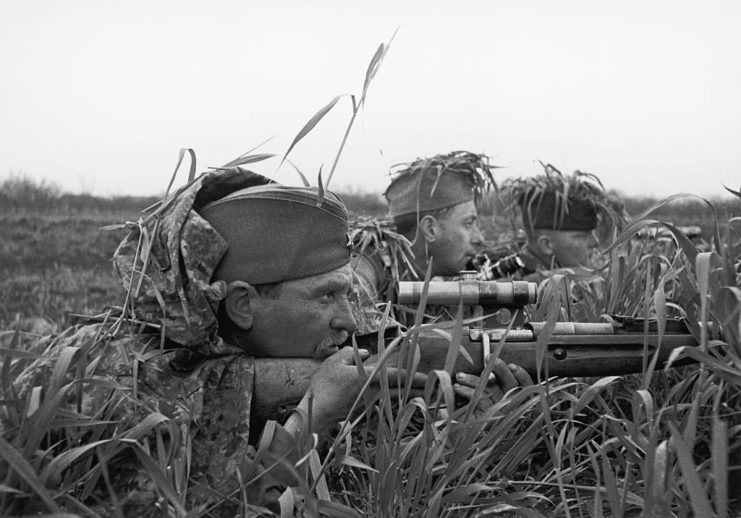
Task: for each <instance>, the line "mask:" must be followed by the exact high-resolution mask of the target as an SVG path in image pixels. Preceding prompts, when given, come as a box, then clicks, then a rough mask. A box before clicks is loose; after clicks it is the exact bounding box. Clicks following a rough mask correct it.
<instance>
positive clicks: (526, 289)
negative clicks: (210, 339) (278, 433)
mask: <svg viewBox="0 0 741 518" xmlns="http://www.w3.org/2000/svg"><path fill="white" fill-rule="evenodd" d="M472 277H473V276H472V275H470V276H469V275H464V276H463V278H461V280H458V281H432V282H429V283H428V284H427V287H426V288H425V283H423V282H400V283H399V285H398V297H397V302H398V303H399V304H405V305H412V306H414V307H416V306H417V305H419V304H420V302H421V301H422V299H423V298H425V299H426V303H427V304H430V305H431V304H435V305H443V306H452V307H457V306H458V305H459V304H461V303H462V304H463V305H465V306H469V307H472V308H473V310H474V311H473V312H474V318H473V319H467V320H468V321H469V322H471V321H472V322H475V323H474V324H473V325H469V326H464V327H463V334H462V339H461V344H460V347H461V349H464V350H465V353H463V352H459V354H458V357H457V360H456V363H455V366H454V367H453V373H451V374H455V373H457V372H466V373H469V374H479V373H480V372H482V371H483V370H484V366H485V362H486V358H487V357H488V356H489V354H490V353H495V352H497V351H498V352H499V358H500V359H502V360H504V361H505V362H507V363H514V364H517V365H519V366H520V367H522V368H524V369H525V370H526V371H527V372H528V373H529V374H530V376H531V377H532V378H533V379H537V377H538V375H540V377H541V378H543V377H544V376H545V377H550V376H564V377H592V376H610V375H620V374H630V373H638V372H642V371H643V370H644V369H645V368H646V366H647V365H648V364H649V362H650V361H651V360H652V358H653V356H654V355H655V354H657V351H658V357H657V363H656V367H662V366H663V365H664V364H665V363H666V361H667V360H668V359H669V356H670V355H671V353H672V351H673V350H674V349H676V348H678V347H683V346H696V345H697V341H696V340H695V338H694V337H693V336H692V334H690V333H689V331H688V329H687V327H686V326H685V324H684V322H683V321H681V320H679V319H674V320H668V321H667V322H666V328H665V331H664V333H663V335H662V336H661V338H659V334H658V322H657V321H655V320H649V321H648V322H647V321H646V320H645V319H637V318H632V317H620V316H614V317H613V322H612V323H577V322H556V323H555V325H554V326H553V327H552V328H551V329H550V330H549V329H548V325H547V324H546V323H545V322H526V321H525V319H524V307H525V306H526V305H528V304H534V303H535V302H536V300H537V285H536V283H534V282H526V281H480V280H476V279H474V278H472ZM646 329H648V331H647V332H646ZM545 335H547V342H544V343H543V344H542V345H540V347H544V348H545V351H544V353H543V355H542V363H541V364H540V369H539V368H538V367H539V366H538V358H539V355H538V347H539V341H540V342H543V339H544V338H545ZM539 339H540V340H539ZM417 343H418V344H419V348H420V362H419V366H418V368H417V370H418V371H419V372H429V371H431V370H434V369H443V368H444V366H445V360H446V357H447V354H448V350H449V348H450V346H451V343H450V339H449V338H447V337H445V336H443V335H442V334H440V333H438V332H434V331H421V332H420V333H419V338H418V341H417ZM690 362H692V360H691V359H688V358H683V359H682V360H680V361H676V362H674V363H673V365H683V364H686V363H690ZM318 366H319V362H317V361H315V360H310V359H304V358H281V359H265V360H257V375H256V383H255V392H254V394H253V412H255V413H257V414H258V415H262V416H267V417H269V418H270V417H276V410H277V409H279V408H280V407H282V406H284V405H290V404H291V403H295V402H296V401H298V400H299V399H301V397H302V396H303V394H304V393H305V391H306V389H307V387H308V384H309V379H310V378H311V375H312V374H313V372H314V370H315V369H316V368H317V367H318Z"/></svg>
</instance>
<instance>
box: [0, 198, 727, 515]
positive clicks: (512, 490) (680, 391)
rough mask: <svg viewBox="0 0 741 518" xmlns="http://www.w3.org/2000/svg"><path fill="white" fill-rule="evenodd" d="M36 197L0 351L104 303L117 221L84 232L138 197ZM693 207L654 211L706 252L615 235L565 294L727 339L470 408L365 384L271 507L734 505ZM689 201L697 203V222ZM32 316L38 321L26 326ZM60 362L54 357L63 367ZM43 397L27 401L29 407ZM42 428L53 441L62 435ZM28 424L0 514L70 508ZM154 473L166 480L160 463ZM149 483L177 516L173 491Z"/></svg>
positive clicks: (73, 495)
mask: <svg viewBox="0 0 741 518" xmlns="http://www.w3.org/2000/svg"><path fill="white" fill-rule="evenodd" d="M346 200H347V201H348V204H350V206H351V209H352V202H351V201H349V199H348V197H346ZM734 203H738V200H736V201H734ZM52 205H53V203H46V204H44V205H39V206H35V207H24V206H23V205H22V204H21V205H14V206H13V207H12V210H9V209H8V206H7V205H6V210H4V211H3V212H2V213H0V330H2V331H0V332H2V333H3V334H2V335H0V336H2V337H3V343H2V346H3V347H6V348H7V347H11V346H14V345H18V339H17V338H18V335H14V334H13V333H11V332H10V331H12V330H13V329H16V328H23V330H28V331H32V332H40V331H43V332H46V331H49V330H53V329H61V327H63V326H66V325H67V324H68V323H69V321H70V314H72V313H97V312H98V311H100V310H101V309H102V308H103V307H105V306H106V305H120V304H121V302H122V291H121V290H120V289H119V287H118V282H117V280H116V279H115V276H114V275H113V272H112V267H111V263H110V256H111V254H112V252H113V250H114V249H115V247H116V245H117V243H118V241H119V240H120V239H121V237H122V234H121V233H120V232H100V231H99V230H98V229H99V228H100V227H102V226H105V225H108V224H111V223H118V222H121V221H123V220H131V219H136V217H137V210H138V208H139V207H131V206H128V207H125V208H120V207H119V208H115V209H112V208H111V207H102V206H98V208H97V210H91V209H90V208H89V207H88V208H87V209H82V210H79V211H76V212H75V211H74V210H69V209H63V210H61V209H60V210H57V209H59V207H57V209H55V208H54V207H53V206H52ZM144 205H145V204H144V203H143V204H142V205H141V208H143V206H144ZM371 206H372V204H371ZM698 206H699V207H703V206H704V205H703V204H702V203H700V204H699V205H698ZM698 206H694V207H690V208H689V209H686V208H685V209H682V211H689V214H694V215H695V216H694V218H695V219H693V220H692V221H688V219H689V216H688V215H687V214H686V213H682V214H680V213H677V214H672V213H667V212H666V211H667V210H669V208H667V207H664V208H662V209H661V210H662V211H664V213H663V214H661V215H660V216H661V219H664V220H666V221H669V220H671V221H672V222H674V223H676V224H679V225H681V224H701V225H702V227H703V231H704V237H705V238H706V240H707V241H709V242H710V243H711V246H712V248H713V252H712V253H711V252H708V253H700V254H698V253H697V251H696V250H694V249H688V248H684V249H683V248H682V246H679V247H671V248H669V249H667V248H657V247H655V246H654V244H651V243H633V244H632V245H631V243H630V241H629V240H628V239H627V238H626V239H625V243H624V244H623V246H621V247H619V248H617V249H616V250H615V251H614V252H613V265H617V264H619V265H621V267H620V268H617V267H615V268H612V269H610V270H609V271H608V272H607V279H608V282H607V284H606V287H604V288H603V289H601V290H598V291H591V289H590V288H589V287H588V286H587V287H582V288H581V289H583V291H582V292H581V295H580V297H581V298H580V300H581V301H582V303H583V304H589V305H590V312H591V313H595V312H596V314H599V313H601V312H606V311H608V310H610V309H613V310H615V309H620V310H621V311H623V312H626V311H627V312H630V311H632V312H634V313H636V314H637V315H643V314H647V315H649V316H652V317H656V318H659V319H661V318H662V316H664V315H666V314H667V313H671V312H672V311H675V309H676V307H681V308H682V310H683V311H686V312H687V313H690V314H691V315H693V316H695V317H696V318H697V319H698V320H701V321H703V320H709V321H711V322H714V324H715V325H716V327H718V326H720V325H722V327H723V329H724V331H725V332H726V336H725V340H726V341H727V343H728V344H729V346H728V347H726V348H723V349H714V348H712V347H709V344H708V342H707V336H705V335H703V336H702V337H701V342H702V347H701V348H698V350H696V351H694V352H693V354H694V355H695V358H696V359H697V360H699V361H700V363H699V364H697V365H693V366H688V367H682V368H679V369H672V370H670V371H669V372H661V371H660V372H655V373H647V374H645V375H631V376H623V377H610V378H602V379H558V380H551V381H550V382H549V383H547V384H541V385H536V386H533V387H530V388H527V389H525V390H522V391H520V392H518V393H517V394H516V395H515V396H514V397H512V398H510V399H505V400H503V402H502V403H501V404H499V405H496V406H495V407H492V408H491V409H489V410H487V411H485V412H482V413H478V414H476V415H462V414H455V413H453V414H450V413H448V414H446V413H445V412H444V411H443V409H442V408H441V407H442V406H444V405H443V404H444V403H445V401H446V398H447V400H448V401H449V400H450V398H451V397H452V394H451V391H450V388H449V384H450V380H447V381H446V380H445V379H444V375H443V374H441V378H440V380H439V382H438V383H437V388H438V392H437V394H438V395H437V396H433V395H432V392H430V396H429V398H427V399H425V400H424V401H422V400H418V399H414V400H413V399H409V400H402V401H398V400H396V399H395V398H391V397H390V396H386V397H381V398H380V399H379V400H377V401H375V402H374V404H372V405H369V407H368V410H367V411H366V415H365V417H364V418H363V419H360V420H358V421H357V422H354V423H348V424H347V425H346V428H345V429H344V432H343V433H341V434H339V436H338V439H337V440H336V441H335V442H334V443H333V444H331V445H330V446H329V448H324V449H322V450H321V451H316V450H314V451H315V452H316V455H314V456H312V455H309V456H307V457H306V458H307V459H309V458H311V459H313V460H312V461H311V463H310V464H312V468H311V469H308V468H306V466H304V468H306V469H305V470H304V471H301V473H303V476H304V479H303V480H300V481H298V482H297V484H296V486H295V487H293V488H292V489H291V490H290V494H289V496H290V498H288V497H286V499H285V500H284V501H283V506H284V507H283V511H284V513H285V514H284V515H285V516H290V515H292V514H293V513H296V514H298V515H305V516H311V515H313V514H312V513H313V512H315V511H316V510H317V509H323V510H324V511H325V513H326V515H328V516H348V515H351V513H353V512H355V513H357V514H358V515H361V516H388V517H396V516H425V515H429V516H482V517H483V516H568V517H577V516H578V517H584V516H595V517H596V516H696V517H706V516H708V517H709V516H718V517H728V516H739V515H741V508H739V507H738V506H736V507H733V506H732V505H731V504H730V502H731V500H732V499H733V498H734V497H738V496H739V492H740V491H741V477H739V469H738V467H737V466H736V465H737V464H738V463H739V461H740V460H741V459H740V457H741V455H740V452H741V432H740V430H741V392H740V391H739V388H741V341H739V334H741V331H740V330H741V317H740V311H739V310H741V291H740V290H739V289H738V284H737V271H736V268H737V262H738V257H739V255H738V247H739V235H737V234H736V233H735V232H733V229H734V225H735V224H734V221H733V220H732V217H733V215H734V214H733V210H734V205H733V204H732V203H729V205H728V207H729V208H725V207H724V208H723V209H724V210H725V211H726V212H724V213H723V214H722V216H721V218H722V219H720V220H719V225H718V226H719V228H720V229H725V230H723V233H722V234H719V236H718V241H717V243H713V241H714V239H713V233H714V229H713V225H714V223H715V222H714V221H713V219H712V217H707V216H708V214H710V211H709V209H708V208H707V207H706V208H700V209H698V208H697V207H698ZM740 212H741V211H740ZM699 214H704V215H705V216H703V218H705V219H703V221H702V222H701V223H700V222H698V221H697V219H696V218H697V215H699ZM633 215H635V213H634V214H633ZM487 225H491V227H490V228H489V232H490V235H491V233H495V232H497V228H496V227H495V226H494V224H493V223H487ZM485 226H486V225H485ZM638 227H640V225H639V224H636V228H638ZM706 229H707V230H706ZM633 230H635V229H633ZM719 232H720V230H719ZM677 239H679V242H680V245H681V244H682V243H683V242H682V241H681V238H679V237H677ZM684 244H685V245H686V243H684ZM629 245H631V246H629ZM554 289H555V288H554ZM572 295H573V294H572ZM555 296H556V297H559V296H561V295H560V294H556V295H555ZM547 309H548V308H544V310H547ZM34 319H42V320H44V321H46V322H47V323H48V326H49V327H47V328H45V329H42V328H40V327H38V326H39V325H40V322H39V321H38V320H34ZM34 326H37V327H34ZM698 329H699V328H698ZM13 340H15V343H13ZM408 345H413V344H408ZM6 358H7V356H6ZM24 361H26V359H24V358H23V357H22V356H21V357H17V358H16V359H15V360H13V363H12V364H11V363H10V362H7V361H6V362H5V365H4V369H3V377H4V379H5V381H3V383H2V386H3V387H7V380H8V378H9V377H12V375H13V373H14V372H16V371H17V370H18V369H20V368H21V367H22V365H23V364H24ZM78 367H80V366H79V365H77V366H76V365H74V364H71V365H69V366H68V368H69V369H70V372H73V369H75V368H78ZM3 393H4V397H3V399H4V400H5V403H6V406H12V405H10V403H8V402H9V401H12V395H11V394H9V393H8V391H7V389H6V388H4V389H3ZM46 401H47V400H42V401H40V402H39V401H37V405H38V404H39V403H40V404H41V406H42V407H43V408H46V407H45V406H44V405H45V404H47V402H46ZM26 404H27V403H26V402H17V405H19V406H18V408H20V409H23V408H27V407H24V406H23V405H26ZM48 404H49V405H51V403H48ZM50 408H52V407H50ZM392 409H393V412H392V411H391V410H392ZM51 412H53V408H52V410H51ZM42 419H47V420H46V421H42ZM50 422H51V421H49V420H48V415H47V416H43V415H39V412H36V413H31V412H28V411H27V415H26V417H25V418H24V422H23V425H22V426H23V427H25V428H24V429H29V430H31V429H33V427H34V426H41V424H39V423H46V424H45V425H44V426H48V427H52V426H54V425H53V424H50ZM58 426H59V427H61V428H60V429H64V430H66V432H65V433H67V434H70V435H69V437H72V436H74V433H78V432H73V431H71V428H69V426H68V427H67V428H64V426H67V425H64V424H60V425H58ZM29 436H30V437H31V438H29ZM29 436H26V437H23V436H21V437H16V438H15V439H14V442H13V443H12V444H11V443H8V442H6V441H5V440H3V441H2V442H0V456H2V459H3V464H4V465H3V464H0V476H2V478H3V480H2V481H0V506H1V507H0V514H3V515H6V514H25V513H28V514H45V513H49V514H52V513H56V515H57V516H62V514H61V513H63V512H72V513H78V514H81V515H85V514H86V512H85V508H84V507H82V506H81V505H78V504H79V501H78V500H77V498H78V496H79V495H80V491H81V490H82V489H81V488H82V487H83V486H84V483H85V481H86V480H87V479H86V478H85V477H86V474H85V473H86V472H83V471H81V470H80V469H78V468H80V466H78V465H76V464H70V465H69V469H68V471H67V472H66V478H65V479H64V484H63V485H62V486H60V485H59V483H58V480H55V479H54V478H53V477H50V476H48V474H49V473H50V471H49V469H47V468H48V467H49V466H50V465H52V466H54V465H58V464H59V463H60V462H61V460H60V457H61V456H62V455H63V453H64V452H59V451H55V450H54V448H53V447H51V446H49V445H48V444H47V443H45V442H43V441H42V440H41V439H39V435H38V434H36V435H34V434H30V435H29ZM34 437H35V439H34ZM79 437H82V435H81V434H80V435H78V438H79ZM33 440H36V441H38V442H37V443H33V442H29V441H33ZM310 450H311V448H310ZM18 452H23V454H21V453H18ZM24 458H25V459H26V460H23V459H24ZM320 459H321V461H320ZM160 460H162V459H160ZM163 462H164V461H163ZM307 462H308V461H307ZM315 462H318V464H315ZM322 462H323V464H322ZM52 471H53V470H52ZM167 476H168V477H172V480H175V479H177V477H178V474H177V473H174V472H168V475H167ZM74 477H79V479H76V478H74ZM168 480H169V479H168ZM162 484H167V481H163V482H162ZM163 487H164V486H163ZM60 488H61V489H60ZM170 489H172V488H170ZM163 491H164V492H163V494H164V495H165V497H166V498H165V500H166V501H167V502H169V503H170V505H171V507H170V509H171V511H172V512H173V514H178V513H177V512H176V511H177V509H179V507H178V505H179V502H178V501H177V499H178V498H179V496H178V494H177V492H174V493H173V492H172V491H169V492H168V491H165V490H164V489H163ZM173 499H174V500H173ZM312 510H314V511H312ZM114 511H115V509H114ZM112 514H115V512H113V513H112Z"/></svg>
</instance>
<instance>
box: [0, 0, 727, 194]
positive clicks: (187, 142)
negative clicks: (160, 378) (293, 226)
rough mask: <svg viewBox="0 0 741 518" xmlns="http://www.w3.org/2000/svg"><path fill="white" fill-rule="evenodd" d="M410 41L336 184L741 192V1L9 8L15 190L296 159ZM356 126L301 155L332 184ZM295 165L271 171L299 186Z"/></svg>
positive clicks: (114, 188)
mask: <svg viewBox="0 0 741 518" xmlns="http://www.w3.org/2000/svg"><path fill="white" fill-rule="evenodd" d="M397 27H398V34H397V35H396V38H395V39H394V41H393V42H392V44H391V48H390V50H389V52H388V55H387V56H386V60H385V61H384V62H383V64H382V65H381V68H380V70H379V72H378V75H377V77H376V78H375V80H374V81H373V83H372V85H371V87H370V91H369V94H368V100H367V104H366V106H365V108H364V109H363V111H362V112H361V113H360V115H359V117H358V119H357V121H356V125H355V127H354V128H353V131H352V133H351V136H350V139H349V140H348V142H347V146H346V149H345V152H344V154H343V156H342V158H341V159H340V163H339V166H338V170H337V172H336V174H335V179H333V181H332V187H334V188H348V187H353V188H358V189H364V190H372V191H377V192H381V191H382V190H383V189H384V187H385V186H386V184H387V183H388V177H387V172H388V169H389V166H391V165H393V164H395V163H398V162H406V161H411V160H413V159H414V158H416V157H421V156H428V155H433V154H437V153H444V152H448V151H451V150H456V149H465V150H469V151H473V152H477V153H487V154H489V155H490V156H492V157H493V158H492V161H493V162H494V163H496V164H499V165H504V166H508V167H507V169H504V170H502V172H501V173H499V178H500V179H503V178H505V177H507V176H511V175H515V176H518V175H532V174H535V173H537V172H539V171H541V170H542V169H541V168H540V166H539V165H538V163H537V160H543V161H544V162H550V163H552V164H553V165H555V166H556V167H557V168H559V169H561V170H562V171H565V172H566V171H568V172H570V171H573V170H574V169H580V170H583V171H589V172H593V173H596V174H598V175H599V176H600V177H601V178H602V181H603V183H604V184H605V185H606V186H607V187H608V188H614V189H618V190H620V191H622V192H624V193H627V194H632V195H653V196H659V197H661V196H666V195H669V194H673V193H677V192H691V193H695V194H699V195H704V196H722V195H724V190H723V187H722V184H724V183H725V184H726V185H728V186H729V187H732V188H734V189H738V188H739V187H741V2H740V1H714V0H703V1H699V0H698V1H690V2H682V1H653V2H651V1H641V2H633V1H620V2H597V1H583V2H581V1H558V2H554V1H551V0H545V1H519V2H513V1H507V2H503V1H493V0H488V1H486V0H482V1H460V2H455V3H453V2H442V1H440V2H437V1H415V2H404V1H399V0H397V1H393V0H389V1H385V0H384V1H379V0H374V1H372V2H370V1H369V2H349V1H336V2H332V1H324V0H315V1H311V2H301V1H295V2H294V1H281V2H252V1H247V0H244V1H233V2H229V1H209V2H206V1H203V2H190V1H183V0H178V1H169V0H168V1H149V0H147V1H132V0H128V1H125V2H123V1H121V2H106V1H94V0H90V1H80V0H76V1H75V0H67V1H64V2H62V1H52V0H47V1H43V0H39V1H34V0H17V1H14V0H3V1H2V2H1V3H0V70H1V71H2V72H1V74H2V75H1V76H0V180H1V179H3V178H6V177H7V176H8V175H9V174H11V173H15V174H24V175H26V176H30V177H33V178H36V179H42V178H43V179H46V180H49V181H53V182H55V183H56V184H58V185H59V186H61V187H62V188H63V189H65V190H68V191H72V192H78V191H84V192H90V193H93V194H101V195H112V194H157V193H161V192H162V191H163V190H164V188H165V186H166V184H167V182H168V180H169V178H170V175H171V173H172V170H173V169H174V166H175V163H176V160H177V156H178V151H179V149H180V148H186V147H189V148H193V149H194V150H195V152H196V155H197V158H198V170H199V171H201V170H205V169H206V168H207V167H209V166H220V165H222V164H224V163H225V162H228V161H229V160H231V159H233V158H235V157H236V156H238V155H240V154H242V153H244V152H245V151H247V150H249V149H250V148H252V147H254V146H256V145H258V144H259V143H261V142H263V141H265V140H266V139H269V138H272V140H271V141H270V142H269V143H267V144H265V145H264V146H263V147H262V148H260V151H261V152H265V153H276V154H282V153H284V152H285V151H286V149H287V147H288V145H289V144H290V142H291V140H292V139H293V137H294V136H295V135H296V133H297V132H298V131H299V130H300V128H301V127H302V126H303V125H304V123H305V122H306V121H307V120H308V119H309V118H310V117H311V116H312V115H313V114H314V113H316V112H317V111H318V110H319V109H320V108H321V107H322V106H324V105H325V104H326V103H328V102H329V101H330V100H331V99H332V98H333V97H334V96H335V95H338V94H360V91H361V90H362V85H363V79H364V76H365V71H366V67H367V65H368V62H369V61H370V58H371V56H372V55H373V53H374V52H375V50H376V48H377V47H378V45H379V44H380V43H382V42H385V41H388V40H389V38H390V37H391V36H392V34H393V33H394V31H395V30H396V29H397ZM350 114H351V104H350V102H349V99H348V98H344V99H342V100H341V101H340V102H339V103H338V105H337V106H336V107H335V108H334V110H333V111H332V112H331V113H330V115H328V116H327V118H326V119H325V120H324V121H322V122H321V123H320V125H319V126H318V127H317V128H316V130H315V131H314V132H312V134H310V135H309V136H308V137H307V138H306V139H305V140H304V141H302V142H301V143H300V144H299V145H298V146H297V148H296V149H295V151H294V152H292V153H291V157H290V158H291V160H292V161H293V162H294V163H295V164H296V165H297V166H298V167H299V168H300V169H301V170H302V171H303V172H304V173H305V174H306V175H307V176H309V177H310V178H312V183H315V182H316V175H317V172H318V170H319V168H320V166H321V165H322V164H323V165H324V170H325V176H326V171H327V170H328V169H329V167H330V166H331V163H332V161H333V159H334V155H335V153H336V152H337V149H338V147H339V144H340V141H341V137H342V133H343V132H344V128H345V127H346V125H347V123H348V122H349V120H350ZM278 162H279V161H278V160H272V161H270V162H267V163H265V164H263V166H262V167H258V168H256V169H257V170H259V171H260V172H262V173H263V174H268V175H274V177H275V178H276V179H277V180H279V181H282V182H285V183H294V184H295V183H298V182H299V179H298V176H297V175H296V173H295V172H294V171H293V170H292V169H291V168H290V166H285V165H284V166H283V167H282V168H281V169H280V170H278V171H277V172H276V168H277V166H278ZM184 172H185V171H183V173H184ZM183 177H184V175H183ZM181 178H182V177H181ZM181 181H182V180H181ZM181 181H180V182H178V183H181Z"/></svg>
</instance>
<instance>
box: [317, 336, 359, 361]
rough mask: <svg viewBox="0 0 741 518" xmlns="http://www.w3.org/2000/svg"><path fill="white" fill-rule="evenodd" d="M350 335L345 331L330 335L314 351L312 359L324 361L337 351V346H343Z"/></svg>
mask: <svg viewBox="0 0 741 518" xmlns="http://www.w3.org/2000/svg"><path fill="white" fill-rule="evenodd" d="M349 337H350V334H349V333H348V332H347V331H338V332H336V333H332V334H331V335H329V336H328V337H326V338H325V339H324V340H322V342H321V343H320V344H319V345H318V346H317V348H316V349H315V350H314V358H315V359H317V360H326V359H327V358H329V357H330V356H332V355H333V354H334V353H336V352H337V351H338V349H339V346H340V345H342V344H344V343H345V342H346V341H347V339H348V338H349Z"/></svg>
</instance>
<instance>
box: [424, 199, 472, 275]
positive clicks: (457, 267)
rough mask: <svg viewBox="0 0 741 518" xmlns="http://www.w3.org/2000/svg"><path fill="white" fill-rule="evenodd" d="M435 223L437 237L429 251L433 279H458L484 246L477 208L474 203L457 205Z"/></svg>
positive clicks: (468, 202)
mask: <svg viewBox="0 0 741 518" xmlns="http://www.w3.org/2000/svg"><path fill="white" fill-rule="evenodd" d="M437 221H438V224H439V228H440V235H439V237H438V239H437V240H436V241H435V242H434V243H431V244H430V246H429V247H428V248H429V254H430V256H431V257H433V261H432V268H433V275H457V274H458V272H460V271H461V270H464V269H465V268H466V264H468V262H469V261H470V260H471V259H472V258H473V257H475V256H476V254H477V253H478V251H479V250H480V248H481V246H482V245H483V244H484V238H483V236H482V235H481V230H479V225H478V214H477V213H476V205H475V204H474V202H473V201H467V202H465V203H459V204H458V205H456V206H454V207H453V209H452V210H451V211H450V212H449V213H448V214H447V216H446V217H444V218H439V219H438V220H437Z"/></svg>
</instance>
